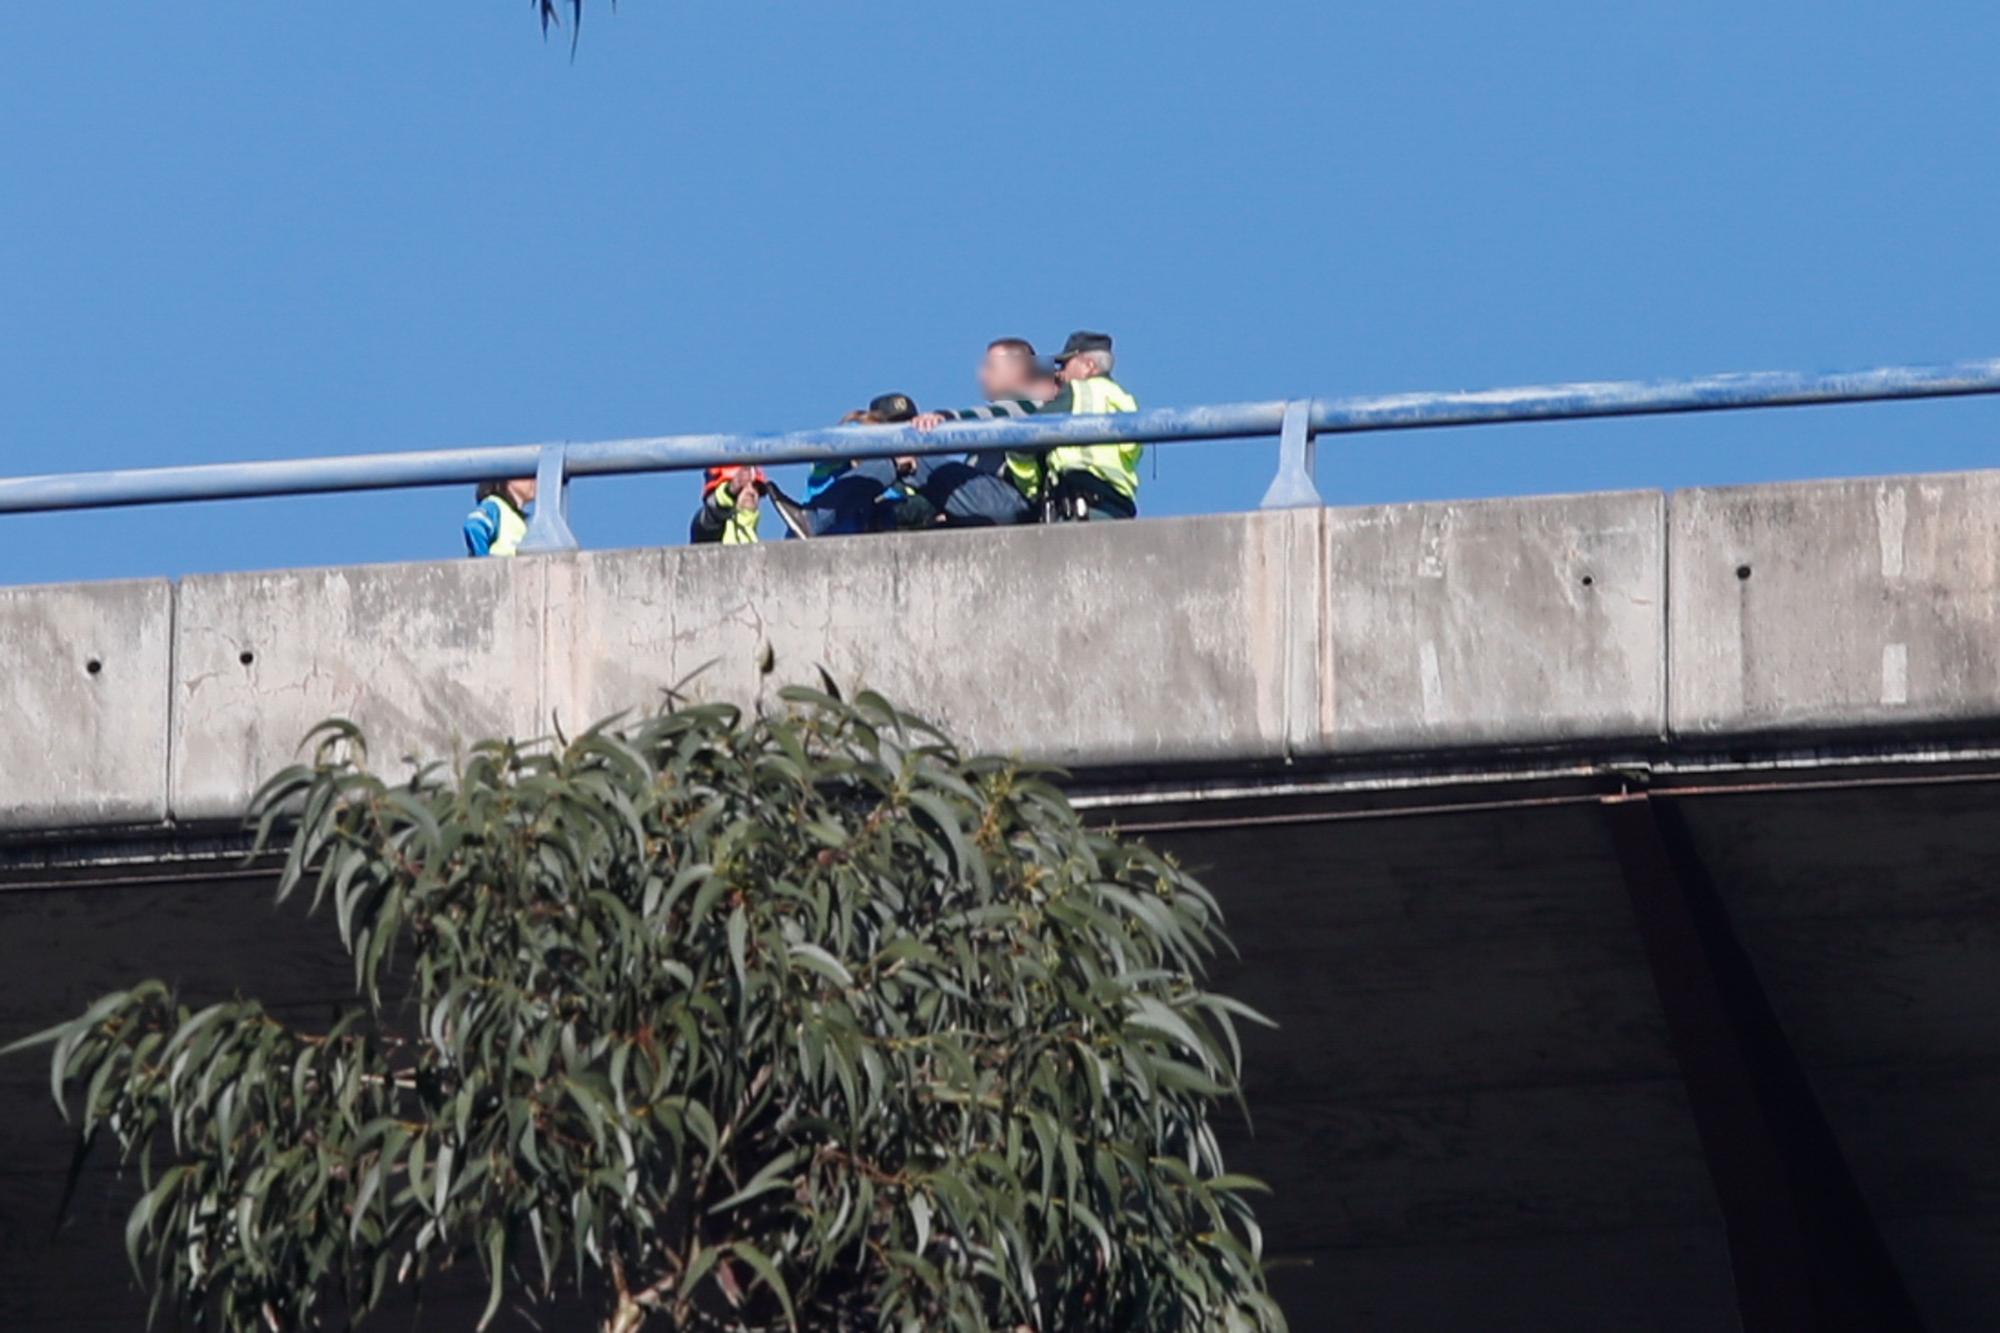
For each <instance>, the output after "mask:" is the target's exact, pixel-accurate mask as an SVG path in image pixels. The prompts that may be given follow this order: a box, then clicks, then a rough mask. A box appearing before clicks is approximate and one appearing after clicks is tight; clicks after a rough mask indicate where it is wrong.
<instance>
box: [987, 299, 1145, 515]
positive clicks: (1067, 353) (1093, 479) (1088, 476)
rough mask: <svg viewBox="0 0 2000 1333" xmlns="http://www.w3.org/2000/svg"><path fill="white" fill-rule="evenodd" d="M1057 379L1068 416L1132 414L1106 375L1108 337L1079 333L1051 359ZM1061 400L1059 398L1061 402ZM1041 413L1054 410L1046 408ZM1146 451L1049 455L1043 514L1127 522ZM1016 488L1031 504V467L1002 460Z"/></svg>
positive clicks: (1112, 447) (1130, 401) (1130, 400)
mask: <svg viewBox="0 0 2000 1333" xmlns="http://www.w3.org/2000/svg"><path fill="white" fill-rule="evenodd" d="M1055 363H1056V378H1057V379H1058V380H1059V381H1061V382H1062V384H1063V385H1064V386H1065V387H1066V388H1067V389H1068V394H1067V395H1066V396H1067V397H1068V399H1069V410H1070V411H1071V412H1073V413H1075V414H1077V415H1079V416H1084V415H1095V414H1103V413H1112V412H1137V411H1138V410H1139V403H1138V400H1137V399H1135V398H1134V397H1132V395H1131V394H1129V393H1127V392H1125V390H1124V388H1123V387H1122V386H1121V385H1120V384H1119V383H1118V381H1117V380H1114V379H1112V378H1111V371H1112V369H1113V368H1114V366H1115V365H1116V364H1117V362H1116V358H1115V357H1114V356H1113V355H1112V352H1111V335H1110V334H1107V333H1091V332H1089V331H1088V330H1079V331H1077V332H1075V333H1072V334H1070V335H1069V341H1068V342H1065V343H1064V344H1063V349H1062V351H1060V352H1058V353H1056V356H1055ZM1063 396H1064V395H1058V399H1057V401H1060V400H1061V398H1062V397H1063ZM1042 410H1043V411H1045V412H1046V411H1051V410H1057V409H1056V408H1055V404H1054V403H1051V404H1050V405H1049V406H1048V407H1045V408H1043V409H1042ZM1144 453H1145V446H1143V445H1141V444H1138V443H1137V442H1135V441H1132V440H1125V441H1122V442H1120V443H1116V444H1066V445H1063V446H1061V447H1060V448H1056V449H1051V450H1049V451H1048V454H1047V455H1046V456H1045V458H1044V459H1043V460H1042V462H1041V467H1042V472H1043V478H1042V481H1043V484H1045V485H1047V486H1049V487H1051V488H1052V492H1051V494H1049V495H1048V496H1046V497H1044V504H1043V509H1044V512H1045V513H1048V514H1049V515H1050V516H1051V517H1053V518H1057V519H1069V518H1132V517H1134V516H1136V515H1137V514H1138V512H1139V459H1140V457H1141V456H1143V455H1144ZM1007 464H1008V467H1009V469H1010V470H1011V471H1013V472H1014V474H1015V484H1016V485H1019V486H1021V488H1022V490H1023V491H1026V492H1027V494H1028V495H1029V496H1030V498H1033V497H1034V496H1035V495H1037V493H1038V491H1037V490H1033V489H1030V488H1029V486H1028V485H1027V484H1024V483H1027V482H1028V481H1029V480H1030V478H1029V477H1028V476H1027V475H1025V474H1026V473H1027V472H1028V470H1029V469H1032V468H1033V466H1034V460H1033V459H1032V458H1030V457H1028V456H1025V455H1021V454H1015V455H1013V456H1011V457H1010V458H1009V459H1008V460H1007Z"/></svg>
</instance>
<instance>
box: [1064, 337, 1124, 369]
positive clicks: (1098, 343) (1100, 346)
mask: <svg viewBox="0 0 2000 1333" xmlns="http://www.w3.org/2000/svg"><path fill="white" fill-rule="evenodd" d="M1110 350H1111V335H1110V334H1108V333H1092V332H1091V331H1090V330H1088V329H1078V330H1077V331H1076V332H1075V333H1072V334H1070V335H1069V341H1068V342H1066V343H1064V344H1063V349H1062V350H1061V351H1060V352H1057V353H1056V354H1055V363H1056V364H1057V365H1061V364H1062V363H1063V362H1065V361H1067V360H1069V359H1070V358H1071V357H1073V356H1082V355H1083V354H1084V353H1085V352H1108V351H1110Z"/></svg>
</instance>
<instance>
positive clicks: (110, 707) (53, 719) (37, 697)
mask: <svg viewBox="0 0 2000 1333" xmlns="http://www.w3.org/2000/svg"><path fill="white" fill-rule="evenodd" d="M173 614H174V611H173V585H172V584H170V583H168V582H167V581H166V580H165V579H147V580H142V581H137V582H131V583H90V584H79V585H74V586H69V587H53V588H0V831H5V830H15V829H58V828H71V827H76V826H79V825H90V824H136V823H148V822H155V821H158V820H161V819H165V818H166V816H167V736H168V731H169V717H168V710H167V681H168V674H169V660H170V659H169V652H170V644H171V640H172V635H173Z"/></svg>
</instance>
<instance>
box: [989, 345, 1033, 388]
mask: <svg viewBox="0 0 2000 1333" xmlns="http://www.w3.org/2000/svg"><path fill="white" fill-rule="evenodd" d="M1034 373H1035V366H1034V361H1033V359H1032V358H1030V357H1027V356H1024V355H1022V354H1021V353H1020V352H1019V351H1018V350H1016V349H1014V348H1011V347H989V348H987V349H986V359H985V360H983V361H981V362H980V363H979V392H980V393H982V394H984V395H985V396H986V397H988V398H1013V397H1017V396H1020V395H1023V394H1026V393H1027V392H1028V388H1029V386H1030V384H1031V383H1032V382H1033V380H1034Z"/></svg>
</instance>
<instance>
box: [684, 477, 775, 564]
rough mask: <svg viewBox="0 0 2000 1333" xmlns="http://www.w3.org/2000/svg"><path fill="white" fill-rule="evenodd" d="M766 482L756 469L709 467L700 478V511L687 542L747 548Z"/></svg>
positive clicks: (767, 486)
mask: <svg viewBox="0 0 2000 1333" xmlns="http://www.w3.org/2000/svg"><path fill="white" fill-rule="evenodd" d="M769 488H770V480H769V478H767V477H765V475H764V469H763V468H760V467H712V468H710V469H708V472H707V474H706V475H705V476H704V477H703V478H702V486H701V508H700V509H697V510H696V511H695V515H694V522H692V523H691V524H689V525H688V540H690V541H692V542H696V543H703V542H719V543H720V544H722V545H724V546H748V545H750V544H751V543H752V542H755V541H756V540H757V516H758V512H759V510H760V509H761V507H762V506H761V503H760V502H761V501H762V500H763V497H764V493H765V492H766V490H768V489H769Z"/></svg>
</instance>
